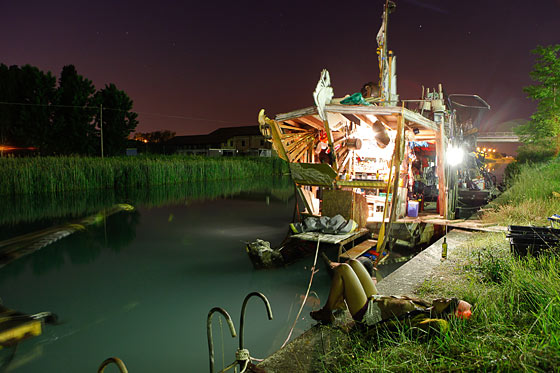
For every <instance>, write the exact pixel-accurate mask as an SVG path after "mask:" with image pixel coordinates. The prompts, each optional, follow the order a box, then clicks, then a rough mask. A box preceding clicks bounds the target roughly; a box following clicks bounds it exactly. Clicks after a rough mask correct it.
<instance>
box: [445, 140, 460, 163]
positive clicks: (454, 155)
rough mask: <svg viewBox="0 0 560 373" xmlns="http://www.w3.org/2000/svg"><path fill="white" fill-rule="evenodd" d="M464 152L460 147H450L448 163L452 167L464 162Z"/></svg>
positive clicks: (448, 149)
mask: <svg viewBox="0 0 560 373" xmlns="http://www.w3.org/2000/svg"><path fill="white" fill-rule="evenodd" d="M463 156H464V151H463V149H462V148H461V147H459V146H453V145H449V147H448V148H447V163H449V165H450V166H457V165H458V164H460V163H461V162H463Z"/></svg>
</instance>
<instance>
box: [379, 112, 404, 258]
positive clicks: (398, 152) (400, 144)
mask: <svg viewBox="0 0 560 373" xmlns="http://www.w3.org/2000/svg"><path fill="white" fill-rule="evenodd" d="M403 105H404V103H403ZM403 109H404V107H403ZM404 142H405V141H404V114H403V113H401V114H400V115H399V119H398V124H397V137H396V138H395V149H394V150H393V157H392V158H391V169H390V170H389V181H388V183H387V185H388V187H387V195H386V196H385V205H384V206H385V207H384V208H383V221H382V222H381V229H380V230H379V238H378V240H377V249H376V251H377V253H378V254H379V255H378V256H377V261H379V260H380V259H382V258H381V253H382V252H383V249H384V248H385V246H386V245H387V237H388V235H389V233H390V232H391V225H392V223H393V221H394V220H395V215H396V213H397V206H398V204H399V178H400V173H401V163H402V157H403V152H404ZM393 168H394V169H395V171H394V172H393ZM391 177H393V179H391ZM391 181H393V183H392V187H391ZM390 193H392V197H391V212H390V215H389V223H388V224H385V218H386V216H387V207H388V205H389V194H390ZM386 226H387V227H386Z"/></svg>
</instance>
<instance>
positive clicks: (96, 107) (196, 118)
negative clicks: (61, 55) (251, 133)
mask: <svg viewBox="0 0 560 373" xmlns="http://www.w3.org/2000/svg"><path fill="white" fill-rule="evenodd" d="M0 105H17V106H40V107H60V108H71V109H86V110H99V109H100V107H99V106H77V105H59V104H33V103H29V102H5V101H0ZM103 110H112V111H121V112H129V111H132V112H133V113H136V114H142V115H151V116H157V117H162V118H170V119H184V120H198V121H206V122H217V123H233V124H239V122H240V121H237V122H234V121H230V120H221V119H210V118H199V117H191V116H186V115H171V114H162V113H150V112H147V111H134V110H123V109H115V108H108V107H103Z"/></svg>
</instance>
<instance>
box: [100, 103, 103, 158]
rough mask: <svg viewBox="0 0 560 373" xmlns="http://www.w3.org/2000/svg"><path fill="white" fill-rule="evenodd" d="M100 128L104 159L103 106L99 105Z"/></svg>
mask: <svg viewBox="0 0 560 373" xmlns="http://www.w3.org/2000/svg"><path fill="white" fill-rule="evenodd" d="M99 128H100V129H101V158H103V104H101V105H99Z"/></svg>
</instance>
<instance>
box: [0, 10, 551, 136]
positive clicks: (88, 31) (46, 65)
mask: <svg viewBox="0 0 560 373" xmlns="http://www.w3.org/2000/svg"><path fill="white" fill-rule="evenodd" d="M396 2H397V10H396V12H395V13H393V14H392V15H391V18H390V21H389V48H390V49H392V50H393V51H394V53H395V54H396V56H397V73H398V80H399V87H398V89H399V94H400V97H401V98H403V99H416V98H419V96H420V94H421V85H422V84H423V85H425V86H426V87H430V88H431V87H436V86H437V83H439V82H441V83H442V84H443V86H444V89H445V90H446V91H447V92H448V93H474V94H478V95H480V96H481V97H483V98H484V99H485V100H486V101H487V102H488V103H489V104H490V105H491V106H492V111H491V113H490V114H489V115H487V117H486V122H485V123H484V124H483V129H489V130H492V129H495V128H497V129H499V126H498V127H497V125H499V124H500V123H503V122H506V121H510V120H515V119H520V118H524V119H528V117H529V115H530V114H531V113H532V112H533V110H534V108H535V105H534V103H531V102H530V101H529V100H528V99H526V98H525V94H524V93H523V92H522V87H523V86H526V85H528V84H531V80H530V78H529V71H530V70H531V68H532V65H533V61H534V57H533V55H531V54H530V50H531V49H533V48H535V47H536V46H537V45H538V44H541V45H549V44H555V43H560V27H559V21H558V19H560V0H542V1H538V2H533V1H527V0H525V1H519V0H507V1H506V0H490V1H488V0H486V1H481V0H469V1H466V0H453V1H444V0H397V1H396ZM383 3H384V1H382V0H370V1H354V2H342V1H340V0H339V1H330V0H329V1H290V0H288V1H281V2H269V1H241V2H239V1H237V2H235V1H228V2H225V1H201V2H194V1H190V2H184V1H170V0H160V1H158V2H155V1H150V2H146V1H144V2H142V1H125V0H123V1H115V0H111V1H108V0H98V1H95V2H92V1H84V0H72V1H70V0H68V1H56V0H55V1H37V0H30V1H15V0H5V1H2V12H1V15H0V47H1V51H2V56H1V59H0V62H1V63H4V64H6V65H25V64H30V65H33V66H37V67H39V68H40V69H43V70H48V71H51V72H52V73H53V74H54V75H56V76H57V77H58V75H59V74H60V71H61V69H62V66H64V65H67V64H74V65H75V66H76V68H77V70H78V73H80V74H82V75H84V76H85V77H87V78H89V79H91V80H93V83H94V84H95V86H96V87H97V88H102V87H103V86H104V85H105V84H107V83H115V84H116V85H117V87H118V88H120V89H122V90H124V91H126V92H127V93H128V94H129V96H130V97H131V98H132V99H133V100H134V110H135V111H137V112H139V113H140V116H139V120H140V124H139V126H138V128H137V131H140V132H147V131H153V130H159V129H169V130H172V131H175V132H177V134H180V135H183V134H201V133H208V132H210V131H212V130H214V129H216V128H218V127H228V126H242V125H251V124H257V122H256V118H257V113H258V111H259V109H261V108H265V109H266V111H267V113H268V114H269V116H272V115H274V114H276V113H280V112H286V111H290V110H294V109H298V108H302V107H305V106H309V105H311V104H312V103H313V98H312V92H313V90H314V88H315V85H316V83H317V80H318V79H319V74H320V72H321V70H322V69H323V68H327V69H328V70H329V72H330V74H331V80H332V85H333V87H334V90H335V96H336V97H341V96H344V95H345V94H351V93H353V92H357V91H359V90H360V88H361V86H362V85H363V84H364V83H366V82H368V81H377V76H378V71H377V59H376V54H375V49H376V43H375V35H376V34H377V30H378V29H379V26H380V22H381V20H380V16H381V12H382V5H383Z"/></svg>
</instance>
